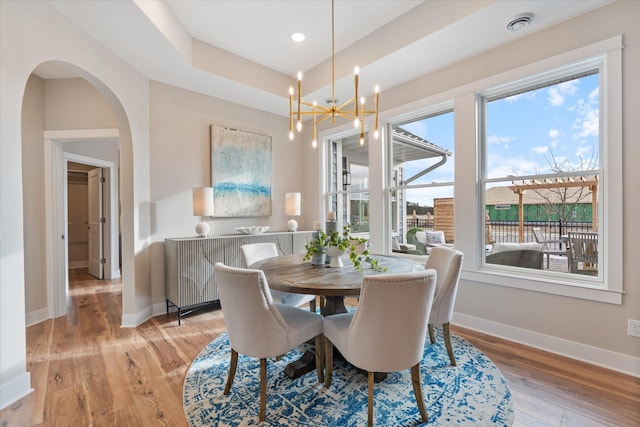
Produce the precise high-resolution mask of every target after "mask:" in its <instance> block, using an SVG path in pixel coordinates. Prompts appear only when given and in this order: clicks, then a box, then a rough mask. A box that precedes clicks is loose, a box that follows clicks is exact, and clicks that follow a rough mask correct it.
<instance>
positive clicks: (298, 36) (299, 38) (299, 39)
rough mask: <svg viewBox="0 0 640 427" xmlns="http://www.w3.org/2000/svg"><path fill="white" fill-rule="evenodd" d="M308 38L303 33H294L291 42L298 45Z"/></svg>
mask: <svg viewBox="0 0 640 427" xmlns="http://www.w3.org/2000/svg"><path fill="white" fill-rule="evenodd" d="M305 38H306V36H305V35H304V34H302V33H292V34H291V40H293V41H294V42H296V43H301V42H303V41H304V39H305Z"/></svg>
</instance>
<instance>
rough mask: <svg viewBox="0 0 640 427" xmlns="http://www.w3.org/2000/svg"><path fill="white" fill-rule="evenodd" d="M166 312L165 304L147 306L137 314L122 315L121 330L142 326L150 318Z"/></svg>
mask: <svg viewBox="0 0 640 427" xmlns="http://www.w3.org/2000/svg"><path fill="white" fill-rule="evenodd" d="M166 312H167V306H166V304H165V303H162V302H161V303H158V304H154V305H152V306H149V307H147V308H145V309H144V310H142V311H141V312H140V313H138V314H123V315H122V325H121V326H122V327H123V328H136V327H138V326H140V325H142V324H143V323H144V322H146V321H147V320H149V319H151V318H152V317H155V316H159V315H161V314H165V313H166Z"/></svg>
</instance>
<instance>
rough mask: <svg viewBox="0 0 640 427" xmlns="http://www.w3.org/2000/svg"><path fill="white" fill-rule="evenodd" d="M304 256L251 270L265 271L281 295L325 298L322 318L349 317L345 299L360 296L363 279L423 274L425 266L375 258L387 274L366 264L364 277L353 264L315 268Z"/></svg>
mask: <svg viewBox="0 0 640 427" xmlns="http://www.w3.org/2000/svg"><path fill="white" fill-rule="evenodd" d="M302 258H303V255H285V256H279V257H275V258H267V259H263V260H261V261H258V262H255V263H253V264H251V265H250V266H249V267H250V268H254V269H258V270H262V271H263V272H264V275H265V276H266V278H267V282H268V283H269V287H270V288H272V289H276V290H278V291H285V292H293V293H298V294H311V295H320V296H324V297H326V301H327V304H326V305H325V306H324V307H322V308H321V310H322V314H323V315H325V316H326V315H329V314H336V313H346V312H347V309H346V308H345V306H344V297H346V296H358V295H360V288H361V286H362V278H363V277H364V276H370V275H378V274H400V273H411V272H417V271H422V270H424V265H422V264H420V263H418V262H415V261H412V260H410V259H408V258H400V257H397V258H396V257H390V256H383V255H375V256H372V258H374V259H376V260H378V265H379V266H380V267H385V268H386V269H387V270H386V271H383V272H379V271H375V270H373V269H372V268H370V266H369V265H368V264H367V263H365V262H363V267H364V271H363V272H362V273H361V272H359V271H357V270H356V269H355V268H353V264H351V261H348V260H345V263H344V267H338V268H334V267H329V264H324V265H312V264H311V261H302Z"/></svg>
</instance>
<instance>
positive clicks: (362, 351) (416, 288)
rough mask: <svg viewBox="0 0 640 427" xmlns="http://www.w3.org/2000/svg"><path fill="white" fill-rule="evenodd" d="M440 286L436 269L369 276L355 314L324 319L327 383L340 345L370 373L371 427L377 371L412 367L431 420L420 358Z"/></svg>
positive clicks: (420, 402) (420, 404)
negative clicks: (423, 384)
mask: <svg viewBox="0 0 640 427" xmlns="http://www.w3.org/2000/svg"><path fill="white" fill-rule="evenodd" d="M435 288H436V272H435V271H434V270H426V271H421V272H418V273H405V274H388V275H387V274H381V275H375V276H365V277H364V278H363V280H362V290H361V292H360V302H359V304H358V308H357V310H356V311H355V313H343V314H336V315H333V316H327V317H325V320H324V335H325V337H326V338H327V340H326V347H325V355H326V356H325V361H326V379H325V381H326V386H327V388H328V387H330V386H331V376H332V371H333V347H334V346H335V347H336V348H337V349H338V350H340V352H341V353H342V355H343V356H344V358H345V359H346V360H347V361H348V362H349V363H351V364H352V365H354V366H356V367H357V368H360V369H364V370H366V371H367V372H368V391H369V394H368V400H369V407H368V420H369V426H371V425H372V424H373V382H374V372H395V371H401V370H404V369H409V368H411V377H412V383H413V392H414V394H415V398H416V402H417V404H418V409H419V410H420V415H421V416H422V419H423V420H424V421H425V422H426V421H429V417H428V415H427V411H426V409H425V406H424V400H423V398H422V386H421V379H420V361H421V360H422V355H423V352H424V343H425V339H426V335H427V322H428V320H429V313H430V312H431V306H432V304H433V295H434V291H435Z"/></svg>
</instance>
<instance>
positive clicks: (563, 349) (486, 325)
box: [451, 313, 640, 378]
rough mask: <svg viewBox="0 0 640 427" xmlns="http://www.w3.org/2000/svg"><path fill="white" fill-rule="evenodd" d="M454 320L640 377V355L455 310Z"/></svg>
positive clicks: (490, 333) (457, 323)
mask: <svg viewBox="0 0 640 427" xmlns="http://www.w3.org/2000/svg"><path fill="white" fill-rule="evenodd" d="M451 323H453V324H455V325H458V326H462V327H464V328H468V329H473V330H475V331H478V332H483V333H485V334H489V335H493V336H496V337H499V338H504V339H506V340H509V341H514V342H517V343H520V344H524V345H527V346H529V347H534V348H538V349H540V350H544V351H548V352H550V353H555V354H559V355H561V356H566V357H569V358H571V359H576V360H580V361H582V362H586V363H590V364H592V365H596V366H601V367H603V368H607V369H611V370H613V371H617V372H621V373H623V374H627V375H631V376H634V377H638V378H640V357H634V356H629V355H627V354H622V353H616V352H614V351H610V350H604V349H601V348H598V347H593V346H590V345H587V344H582V343H579V342H575V341H569V340H565V339H562V338H557V337H553V336H551V335H545V334H541V333H538V332H532V331H529V330H526V329H521V328H516V327H514V326H509V325H505V324H503V323H498V322H493V321H491V320H486V319H481V318H479V317H474V316H469V315H467V314H462V313H455V314H454V316H453V321H452V322H451Z"/></svg>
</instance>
